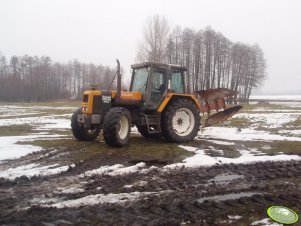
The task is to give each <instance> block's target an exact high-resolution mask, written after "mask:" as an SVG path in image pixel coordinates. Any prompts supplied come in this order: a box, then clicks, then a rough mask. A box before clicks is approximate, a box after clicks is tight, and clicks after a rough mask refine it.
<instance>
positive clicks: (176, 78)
mask: <svg viewBox="0 0 301 226" xmlns="http://www.w3.org/2000/svg"><path fill="white" fill-rule="evenodd" d="M171 89H172V90H173V92H175V93H184V80H183V72H182V71H181V70H175V69H173V70H172V72H171Z"/></svg>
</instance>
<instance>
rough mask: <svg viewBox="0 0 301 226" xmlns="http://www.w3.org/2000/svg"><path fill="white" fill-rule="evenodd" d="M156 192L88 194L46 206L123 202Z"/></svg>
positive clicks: (63, 206)
mask: <svg viewBox="0 0 301 226" xmlns="http://www.w3.org/2000/svg"><path fill="white" fill-rule="evenodd" d="M152 194H156V193H155V192H131V193H120V194H107V195H104V194H96V195H89V196H85V197H82V198H79V199H74V200H66V201H63V202H59V203H55V204H52V205H46V206H47V207H56V208H74V207H79V206H86V205H90V206H93V205H97V204H102V203H124V202H128V201H131V202H132V201H135V200H137V199H139V198H142V197H145V196H149V195H152Z"/></svg>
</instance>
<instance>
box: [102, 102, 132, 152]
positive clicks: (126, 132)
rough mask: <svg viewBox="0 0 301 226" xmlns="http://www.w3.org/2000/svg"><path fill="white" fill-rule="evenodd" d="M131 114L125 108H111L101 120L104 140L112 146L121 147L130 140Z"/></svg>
mask: <svg viewBox="0 0 301 226" xmlns="http://www.w3.org/2000/svg"><path fill="white" fill-rule="evenodd" d="M131 125H132V123H131V114H130V112H129V111H128V110H127V109H126V108H122V107H116V108H112V109H111V110H110V111H109V112H108V113H107V114H106V116H105V118H104V122H103V136H104V139H105V142H106V143H107V144H108V145H110V146H113V147H122V146H124V145H126V144H127V143H128V142H129V140H130V132H131Z"/></svg>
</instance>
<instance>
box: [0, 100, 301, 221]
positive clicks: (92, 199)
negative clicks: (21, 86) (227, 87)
mask: <svg viewBox="0 0 301 226" xmlns="http://www.w3.org/2000/svg"><path fill="white" fill-rule="evenodd" d="M77 105H79V103H58V102H57V103H45V104H7V103H2V104H1V106H0V224H4V225H46V226H51V225H74V224H75V225H280V224H276V223H274V222H272V221H271V220H268V219H267V218H268V217H267V215H266V209H267V208H268V207H269V206H272V205H284V206H288V207H290V208H291V209H293V210H295V211H296V212H297V213H298V214H299V216H300V213H301V164H300V163H301V162H300V160H301V106H298V105H296V106H288V105H286V106H281V105H271V104H269V105H249V106H245V107H244V109H243V111H241V113H239V114H238V115H236V116H235V117H234V118H233V119H231V120H229V121H227V122H224V123H223V124H221V125H219V126H217V127H210V128H206V129H201V131H200V132H199V135H198V137H197V138H196V139H195V140H194V141H193V142H190V143H187V144H182V145H180V146H179V145H177V144H170V143H166V142H165V141H164V140H151V139H146V138H143V137H141V136H140V134H139V133H137V130H136V129H135V128H132V140H131V143H130V145H128V146H127V147H124V148H118V149H116V148H111V147H108V146H107V145H106V144H105V143H104V142H103V138H102V136H101V135H100V137H99V138H98V139H97V140H95V141H93V142H78V141H76V140H75V139H73V137H72V135H71V132H70V128H69V127H70V122H69V118H70V116H71V115H70V114H71V112H72V111H73V110H74V109H75V108H76V106H77ZM295 225H298V223H297V224H295ZM299 225H301V222H300V221H299Z"/></svg>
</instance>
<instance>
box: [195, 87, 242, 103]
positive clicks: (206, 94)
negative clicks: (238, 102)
mask: <svg viewBox="0 0 301 226" xmlns="http://www.w3.org/2000/svg"><path fill="white" fill-rule="evenodd" d="M195 93H197V94H198V96H199V98H200V99H205V100H206V101H208V100H216V99H224V98H226V97H229V96H234V95H236V94H237V93H238V92H236V91H233V90H230V89H226V88H218V89H208V90H199V91H196V92H195Z"/></svg>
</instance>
